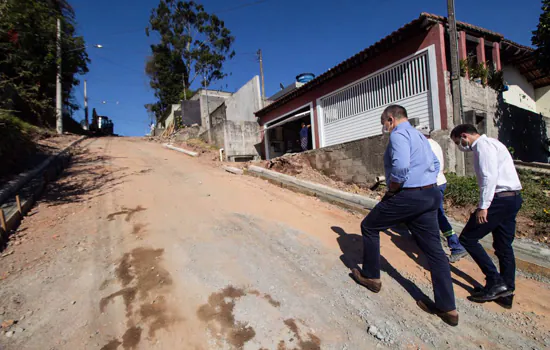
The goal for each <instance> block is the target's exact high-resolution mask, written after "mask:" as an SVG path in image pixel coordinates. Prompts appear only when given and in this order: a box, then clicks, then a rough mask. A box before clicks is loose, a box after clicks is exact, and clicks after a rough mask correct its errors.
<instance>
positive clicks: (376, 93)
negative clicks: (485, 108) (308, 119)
mask: <svg viewBox="0 0 550 350" xmlns="http://www.w3.org/2000/svg"><path fill="white" fill-rule="evenodd" d="M431 56H432V55H430V54H429V51H425V52H423V53H420V54H417V55H415V56H413V57H412V58H409V59H407V60H405V61H403V62H399V63H397V64H395V65H393V66H390V67H388V68H386V69H384V70H382V71H379V72H376V73H374V74H372V75H370V76H368V77H366V78H363V79H362V80H360V81H357V82H355V83H353V84H351V85H349V86H347V87H345V88H343V89H340V90H339V91H337V92H335V93H333V94H331V95H327V96H325V97H323V98H321V99H320V106H321V118H322V120H321V121H322V126H323V127H322V141H323V142H322V145H323V147H325V146H331V145H335V144H339V143H344V142H349V141H354V140H358V139H361V138H365V137H369V136H375V135H379V134H381V133H382V126H381V124H380V115H381V114H382V112H383V111H384V109H385V108H386V107H387V106H388V105H390V104H399V105H401V106H403V107H405V108H406V109H407V113H408V116H409V119H410V118H418V119H419V121H420V125H427V126H429V127H430V129H433V128H434V123H433V109H434V108H433V107H432V103H431V101H432V93H431V91H430V88H431V86H430V74H429V66H430V65H431V64H429V61H432V60H431V59H429V57H431ZM434 59H435V58H434ZM430 63H431V62H430ZM433 67H435V62H433ZM435 81H436V80H435ZM435 89H437V85H436V86H435Z"/></svg>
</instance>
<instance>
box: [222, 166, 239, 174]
mask: <svg viewBox="0 0 550 350" xmlns="http://www.w3.org/2000/svg"><path fill="white" fill-rule="evenodd" d="M222 168H223V170H225V171H227V172H228V173H231V174H235V175H243V174H244V171H242V170H241V169H239V168H235V167H232V166H227V165H224V166H222Z"/></svg>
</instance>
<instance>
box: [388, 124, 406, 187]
mask: <svg viewBox="0 0 550 350" xmlns="http://www.w3.org/2000/svg"><path fill="white" fill-rule="evenodd" d="M390 147H391V153H390V156H391V171H390V179H389V181H390V184H389V186H388V187H389V191H390V192H397V191H398V190H399V189H400V188H401V187H402V186H403V183H404V182H405V181H407V179H408V177H409V168H410V164H411V148H410V145H409V140H408V138H407V137H406V136H405V135H403V134H400V133H396V132H393V133H391V134H390Z"/></svg>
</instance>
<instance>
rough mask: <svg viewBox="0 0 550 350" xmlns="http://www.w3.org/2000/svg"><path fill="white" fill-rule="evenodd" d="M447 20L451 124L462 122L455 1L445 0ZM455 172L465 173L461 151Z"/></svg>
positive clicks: (457, 158)
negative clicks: (449, 57)
mask: <svg viewBox="0 0 550 350" xmlns="http://www.w3.org/2000/svg"><path fill="white" fill-rule="evenodd" d="M447 21H448V23H449V40H450V46H451V88H452V94H453V124H454V125H455V126H457V125H459V124H462V93H461V91H460V62H459V61H458V32H457V29H456V15H455V1H454V0H447ZM456 173H457V174H458V175H465V173H466V169H465V159H464V154H462V152H458V153H457V154H456Z"/></svg>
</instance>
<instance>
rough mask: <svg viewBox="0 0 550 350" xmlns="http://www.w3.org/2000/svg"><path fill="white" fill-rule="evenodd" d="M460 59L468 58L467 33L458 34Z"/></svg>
mask: <svg viewBox="0 0 550 350" xmlns="http://www.w3.org/2000/svg"><path fill="white" fill-rule="evenodd" d="M458 58H459V59H461V60H465V59H466V58H468V52H467V51H466V33H465V32H458Z"/></svg>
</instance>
